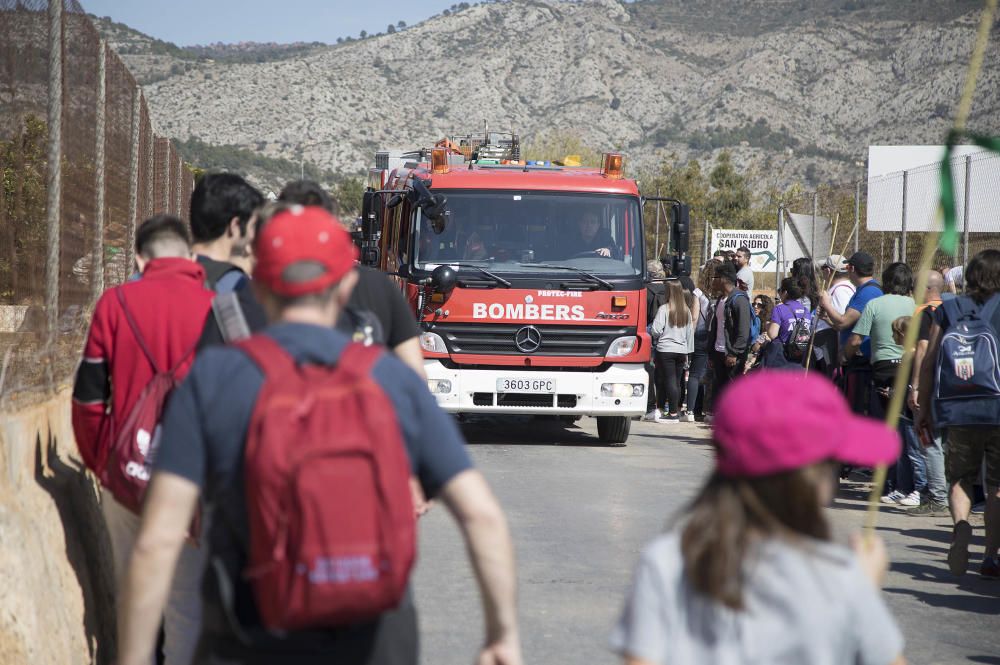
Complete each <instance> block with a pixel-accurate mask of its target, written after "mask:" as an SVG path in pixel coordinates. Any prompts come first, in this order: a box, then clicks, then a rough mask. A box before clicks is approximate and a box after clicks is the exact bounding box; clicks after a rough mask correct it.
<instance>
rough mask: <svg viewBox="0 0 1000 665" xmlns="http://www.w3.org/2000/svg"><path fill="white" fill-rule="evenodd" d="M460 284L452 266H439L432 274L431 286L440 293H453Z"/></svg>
mask: <svg viewBox="0 0 1000 665" xmlns="http://www.w3.org/2000/svg"><path fill="white" fill-rule="evenodd" d="M456 284H458V274H457V273H456V272H455V270H454V268H452V267H451V266H438V267H437V268H435V269H434V272H432V273H431V286H433V287H434V290H435V291H437V292H438V293H444V294H445V295H447V294H449V293H451V292H452V291H453V290H454V289H455V285H456Z"/></svg>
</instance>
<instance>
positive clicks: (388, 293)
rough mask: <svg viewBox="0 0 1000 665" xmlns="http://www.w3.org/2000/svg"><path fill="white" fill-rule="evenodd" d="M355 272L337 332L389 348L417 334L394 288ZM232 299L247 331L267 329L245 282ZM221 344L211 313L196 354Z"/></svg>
mask: <svg viewBox="0 0 1000 665" xmlns="http://www.w3.org/2000/svg"><path fill="white" fill-rule="evenodd" d="M357 270H358V284H357V286H356V287H355V288H354V291H353V292H352V293H351V299H350V300H349V301H348V303H347V311H345V312H344V313H343V314H342V315H341V317H340V320H339V321H337V329H338V330H340V331H342V332H344V333H346V334H348V335H352V336H354V335H355V333H360V337H358V336H355V339H357V340H359V341H360V340H370V341H372V342H374V343H375V344H384V345H385V346H387V347H389V348H390V349H391V348H394V347H396V346H398V345H399V344H401V343H402V342H405V341H406V340H408V339H410V338H412V337H416V336H417V335H419V334H420V329H419V328H418V327H417V321H416V319H415V318H414V316H413V313H412V312H411V311H410V306H409V303H407V302H406V299H405V298H404V297H403V293H402V292H401V291H400V290H399V289H398V288H396V285H395V284H393V283H392V281H391V280H390V279H389V278H388V277H386V276H385V275H384V274H382V273H380V272H379V271H377V270H374V269H372V268H368V267H366V266H359V267H358V269H357ZM236 298H237V301H238V303H239V306H240V309H241V310H242V312H243V316H244V318H245V319H246V323H247V327H248V328H249V329H250V332H251V333H255V332H258V331H260V330H263V329H264V327H265V326H267V316H266V315H265V314H264V308H263V307H261V305H260V303H259V302H257V299H256V298H255V297H254V295H253V290H252V289H251V288H250V282H249V280H247V281H246V282H245V283H243V284H242V285H240V287H239V288H238V289H237V290H236ZM372 319H374V321H372ZM224 343H225V339H224V338H223V336H222V329H221V328H220V327H219V322H218V320H217V319H216V317H215V314H214V313H212V314H210V315H209V317H208V319H207V320H206V321H205V328H204V330H202V333H201V339H200V340H199V341H198V351H201V350H202V349H204V348H206V347H209V346H214V345H216V344H224Z"/></svg>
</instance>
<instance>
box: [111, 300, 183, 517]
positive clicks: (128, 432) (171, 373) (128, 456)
mask: <svg viewBox="0 0 1000 665" xmlns="http://www.w3.org/2000/svg"><path fill="white" fill-rule="evenodd" d="M115 294H116V295H117V296H118V302H119V303H120V304H121V307H122V312H123V313H124V315H125V320H126V321H127V322H128V326H129V328H131V329H132V335H133V336H134V337H135V341H136V343H137V344H138V345H139V348H140V349H142V352H143V354H144V355H145V356H146V359H147V360H148V361H149V364H150V365H152V366H153V378H152V379H151V380H150V381H149V383H148V384H146V387H145V388H143V390H142V393H140V394H139V398H138V399H137V400H136V401H135V404H133V405H132V409H131V410H130V411H129V414H128V416H127V417H126V418H125V420H124V421H123V422H122V423H121V424H119V423H117V422H116V423H114V424H113V425H112V430H111V431H112V435H111V448H110V449H109V450H108V453H107V457H106V460H105V462H104V464H103V465H101V467H100V472H99V474H98V478H99V479H100V481H101V484H102V485H104V486H105V487H107V488H108V490H110V492H111V494H112V495H113V496H114V497H115V499H116V500H117V501H118V502H119V503H121V504H122V505H123V506H125V507H126V508H128V509H129V510H131V511H133V512H135V513H138V512H139V510H140V509H141V507H142V497H143V495H144V494H145V493H146V485H147V484H148V483H149V463H148V462H149V461H151V460H147V455H148V454H149V451H150V449H151V448H152V446H153V443H154V440H155V439H156V438H157V434H158V430H159V427H160V420H161V419H162V418H163V410H164V408H165V407H166V403H167V398H169V397H170V393H171V392H173V390H174V388H176V387H177V386H178V385H179V384H180V378H179V377H178V374H179V373H180V370H181V368H182V367H184V366H185V364H186V363H187V361H188V360H189V359H190V358H191V356H192V355H193V354H194V350H195V346H197V343H198V342H197V340H195V343H194V344H192V345H191V349H190V350H188V352H187V353H185V354H184V356H183V357H182V358H181V360H180V361H179V362H178V363H177V364H176V365H175V366H174V367H172V368H170V369H166V370H165V369H162V368H161V367H160V366H159V365H158V364H157V362H156V358H154V357H153V354H152V352H151V351H150V350H149V346H147V344H146V340H145V338H143V336H142V333H141V332H140V331H139V326H138V325H137V324H136V322H135V319H134V318H133V317H132V312H131V311H130V310H129V308H128V305H127V304H125V294H124V293H123V292H122V289H121V287H118V288H116V289H115Z"/></svg>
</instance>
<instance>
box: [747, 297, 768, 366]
mask: <svg viewBox="0 0 1000 665" xmlns="http://www.w3.org/2000/svg"><path fill="white" fill-rule="evenodd" d="M750 306H751V307H752V308H753V312H754V314H756V315H757V318H759V319H760V335H758V336H757V339H755V340H753V341H752V345H751V347H750V357H749V358H747V371H750V370H751V369H756V368H757V367H759V363H758V360H760V359H761V358H760V355H761V354H760V352H761V350H762V349H763V348H764V347H765V346H766V345H767V342H768V338H767V328H768V325H769V324H770V323H771V313H772V312H773V311H774V300H772V299H771V297H770V296H765V295H764V294H757V295H755V296H754V297H753V303H752V304H751V305H750Z"/></svg>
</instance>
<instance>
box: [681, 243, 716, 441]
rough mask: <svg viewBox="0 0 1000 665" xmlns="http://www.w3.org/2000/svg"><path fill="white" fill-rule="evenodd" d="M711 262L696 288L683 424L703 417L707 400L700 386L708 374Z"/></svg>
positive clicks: (701, 274) (703, 269) (705, 267)
mask: <svg viewBox="0 0 1000 665" xmlns="http://www.w3.org/2000/svg"><path fill="white" fill-rule="evenodd" d="M715 266H716V262H715V261H709V262H708V263H706V264H705V265H704V266H702V269H701V273H700V275H699V280H698V286H697V287H695V290H694V297H695V299H696V300H697V301H698V315H697V316H696V317H694V318H695V323H694V345H693V347H692V351H691V355H690V362H689V364H688V382H687V388H686V389H685V391H684V395H685V402H686V404H687V408H686V411H685V414H684V420H685V421H686V422H694V421H695V420H696V419H698V418H702V417H703V416H704V413H705V410H706V405H707V403H708V400H707V399H706V395H705V389H704V386H703V385H702V384H703V383H704V380H705V374H706V373H707V372H708V345H709V335H708V322H709V320H710V318H711V316H712V314H711V312H712V301H711V298H712V282H713V280H714V274H715Z"/></svg>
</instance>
